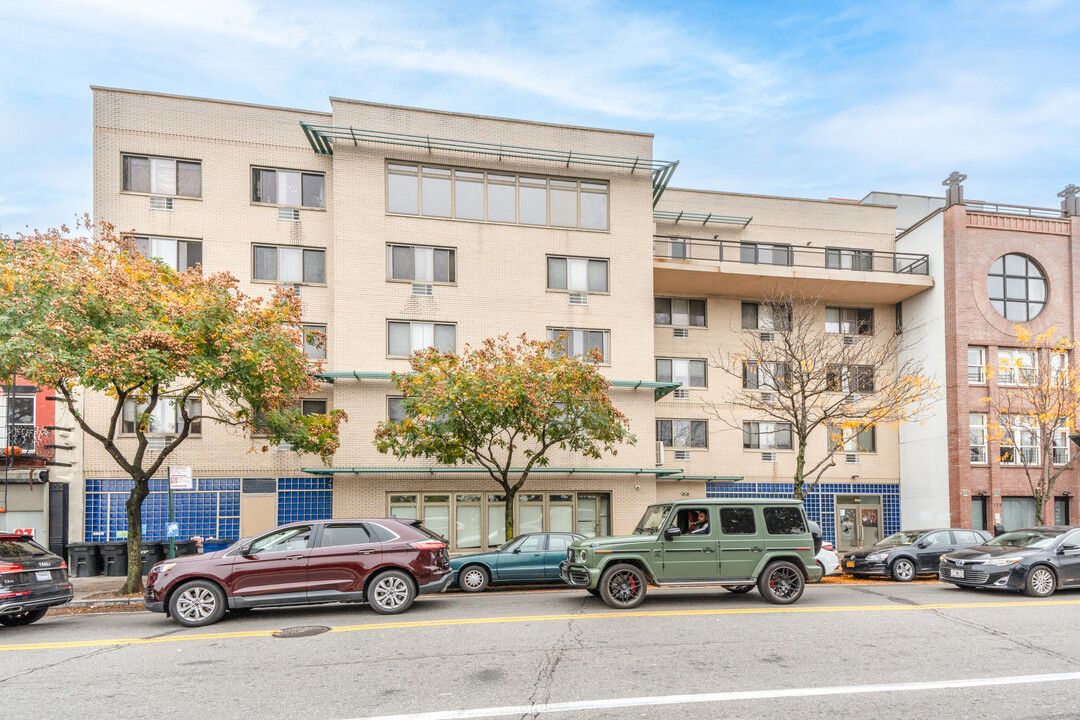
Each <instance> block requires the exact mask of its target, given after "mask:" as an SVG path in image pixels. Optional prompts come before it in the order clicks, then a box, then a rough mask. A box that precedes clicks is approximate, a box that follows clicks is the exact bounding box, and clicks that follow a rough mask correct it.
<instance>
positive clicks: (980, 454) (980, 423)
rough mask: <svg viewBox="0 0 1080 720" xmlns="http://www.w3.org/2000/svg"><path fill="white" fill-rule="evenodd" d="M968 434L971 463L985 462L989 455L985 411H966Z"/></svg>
mask: <svg viewBox="0 0 1080 720" xmlns="http://www.w3.org/2000/svg"><path fill="white" fill-rule="evenodd" d="M968 435H969V438H970V443H969V444H970V446H971V464H972V465H982V464H985V463H986V461H987V458H988V457H989V450H988V444H987V439H988V435H987V432H986V413H968Z"/></svg>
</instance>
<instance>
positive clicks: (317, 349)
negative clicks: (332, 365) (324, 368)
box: [300, 323, 326, 360]
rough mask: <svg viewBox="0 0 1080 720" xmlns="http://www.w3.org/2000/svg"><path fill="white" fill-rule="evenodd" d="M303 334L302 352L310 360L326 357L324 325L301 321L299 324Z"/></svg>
mask: <svg viewBox="0 0 1080 720" xmlns="http://www.w3.org/2000/svg"><path fill="white" fill-rule="evenodd" d="M300 332H301V333H302V334H303V341H304V345H303V349H304V354H305V355H307V356H308V357H309V358H311V359H312V360H325V359H326V326H325V325H320V324H317V323H303V324H302V325H301V326H300Z"/></svg>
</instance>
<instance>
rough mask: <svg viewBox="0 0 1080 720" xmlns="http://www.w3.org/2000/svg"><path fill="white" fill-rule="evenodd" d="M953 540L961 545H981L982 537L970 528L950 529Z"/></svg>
mask: <svg viewBox="0 0 1080 720" xmlns="http://www.w3.org/2000/svg"><path fill="white" fill-rule="evenodd" d="M952 534H953V538H954V541H955V543H956V544H957V545H959V546H961V547H971V546H972V545H982V544H983V539H982V537H981V536H980V535H979V534H978V533H973V532H971V531H970V530H953V531H952Z"/></svg>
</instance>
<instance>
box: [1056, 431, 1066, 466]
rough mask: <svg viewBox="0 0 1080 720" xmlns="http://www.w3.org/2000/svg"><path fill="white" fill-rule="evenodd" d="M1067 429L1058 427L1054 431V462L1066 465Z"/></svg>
mask: <svg viewBox="0 0 1080 720" xmlns="http://www.w3.org/2000/svg"><path fill="white" fill-rule="evenodd" d="M1069 449H1070V448H1069V430H1068V428H1064V427H1063V428H1059V429H1058V430H1056V431H1055V432H1054V464H1055V465H1067V464H1068V462H1069Z"/></svg>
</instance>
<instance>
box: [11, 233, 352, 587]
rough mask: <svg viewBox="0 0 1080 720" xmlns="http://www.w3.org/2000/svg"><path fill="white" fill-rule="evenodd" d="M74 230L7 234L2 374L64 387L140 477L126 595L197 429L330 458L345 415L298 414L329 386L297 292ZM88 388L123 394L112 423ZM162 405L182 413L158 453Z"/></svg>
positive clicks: (80, 416) (87, 424)
mask: <svg viewBox="0 0 1080 720" xmlns="http://www.w3.org/2000/svg"><path fill="white" fill-rule="evenodd" d="M77 229H78V230H82V231H85V232H86V235H85V236H76V235H73V234H72V233H71V232H70V231H69V230H68V229H67V228H61V229H59V230H51V231H48V232H45V233H35V234H34V235H29V236H23V235H20V236H19V237H18V238H9V237H0V371H3V372H7V373H11V372H16V371H17V372H19V373H20V374H22V375H24V376H25V377H26V378H28V379H29V380H30V381H31V382H33V383H35V384H37V385H41V386H46V387H54V388H56V391H57V393H58V395H59V397H60V399H61V400H62V401H63V402H64V403H65V404H66V405H67V406H68V409H69V410H70V411H71V413H72V416H73V417H74V419H75V422H76V423H77V424H78V425H79V427H80V428H81V429H82V430H83V432H85V433H86V435H87V436H89V437H91V438H93V439H94V440H96V441H97V442H99V443H101V445H102V446H103V447H104V448H105V450H106V452H108V454H109V455H110V456H111V457H112V459H113V460H114V461H115V462H116V464H117V466H118V467H120V468H121V469H122V470H123V471H124V472H125V473H126V474H127V475H128V476H130V477H131V479H132V480H133V481H134V487H133V488H132V490H131V494H130V496H129V497H128V500H127V519H128V537H127V544H128V575H127V582H126V583H125V585H124V589H123V591H124V592H125V593H135V592H140V591H141V590H142V572H141V562H140V546H141V542H142V502H143V500H144V499H145V498H146V496H147V495H148V493H149V481H150V478H151V477H153V476H154V475H155V474H156V473H157V472H158V471H159V470H160V469H161V468H162V466H163V464H164V463H165V461H166V459H167V458H168V457H169V456H170V455H172V453H173V452H174V451H175V450H176V448H177V447H179V446H180V444H181V443H183V442H184V441H185V440H186V439H187V438H188V436H189V435H190V433H191V432H192V428H193V427H195V426H196V425H197V424H200V423H203V422H217V423H224V424H228V425H232V426H235V427H237V428H239V429H240V430H241V431H243V432H245V433H246V434H248V435H250V433H252V431H254V430H255V429H256V425H257V424H258V426H259V430H260V431H261V432H265V433H267V434H268V435H269V437H270V442H275V441H279V442H280V441H285V442H287V443H289V444H290V445H292V446H293V448H294V449H295V450H296V451H297V452H307V453H316V454H318V455H320V456H321V457H322V459H323V461H324V462H328V461H329V459H330V457H331V456H332V455H333V453H334V451H335V450H336V449H337V446H338V425H339V423H340V422H341V421H342V420H344V419H345V416H344V413H342V412H341V411H333V412H331V413H330V414H328V415H322V416H304V415H303V414H302V413H300V412H299V411H298V410H297V409H296V408H295V404H296V401H297V399H298V398H299V397H301V396H302V395H304V394H306V393H309V392H311V391H313V390H316V389H317V388H318V383H317V381H316V380H315V379H314V375H315V373H317V372H319V370H320V369H321V367H320V364H319V363H318V362H316V361H312V360H309V359H308V358H307V356H306V355H305V354H304V352H303V350H302V344H301V337H300V330H298V329H297V328H299V326H300V303H299V301H298V300H297V298H296V297H295V296H294V295H293V294H292V292H291V291H289V292H283V291H280V290H275V294H274V296H273V297H272V298H270V299H268V300H264V299H262V298H256V297H252V296H249V295H246V294H244V293H242V292H241V291H240V290H239V287H238V282H237V279H236V278H235V277H233V276H232V275H230V274H229V273H215V274H213V275H210V276H206V277H204V276H203V275H202V273H201V268H194V269H190V270H187V271H185V272H177V271H176V270H173V269H172V268H170V267H168V266H167V265H165V264H164V263H162V262H160V261H157V260H153V259H148V258H146V257H143V255H141V254H140V253H139V251H138V248H137V247H136V245H135V243H134V242H133V241H132V240H131V239H130V238H129V237H126V236H118V235H117V234H116V233H115V232H114V228H113V227H112V226H111V225H108V224H105V223H99V224H97V226H96V227H95V226H94V225H92V224H91V223H90V221H89V219H88V218H87V219H84V220H82V221H80V223H79V225H78V228H77ZM79 388H82V389H85V390H87V391H90V392H95V393H101V394H103V395H104V396H106V397H108V398H109V399H110V400H111V401H112V403H111V408H112V409H111V412H110V414H109V417H108V419H107V420H105V421H104V422H98V421H95V420H93V419H92V418H88V417H87V416H86V414H85V413H84V411H83V409H82V408H81V407H80V403H79V402H78V393H79ZM165 406H170V407H171V409H170V413H171V412H172V411H173V410H175V413H176V418H177V420H176V427H175V434H171V435H170V436H169V437H167V438H166V439H167V443H166V444H165V445H164V447H161V448H160V452H157V453H156V454H155V453H154V452H153V451H152V449H151V447H150V442H149V439H148V437H147V435H148V434H152V433H153V432H154V430H155V426H154V423H155V417H157V416H158V415H160V414H161V411H162V409H163V408H164V407H165ZM125 421H126V422H127V424H128V426H127V428H125ZM125 430H127V433H131V432H132V431H133V434H134V438H130V437H125V435H126V434H127V433H125ZM263 449H264V450H265V446H264V448H263Z"/></svg>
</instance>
